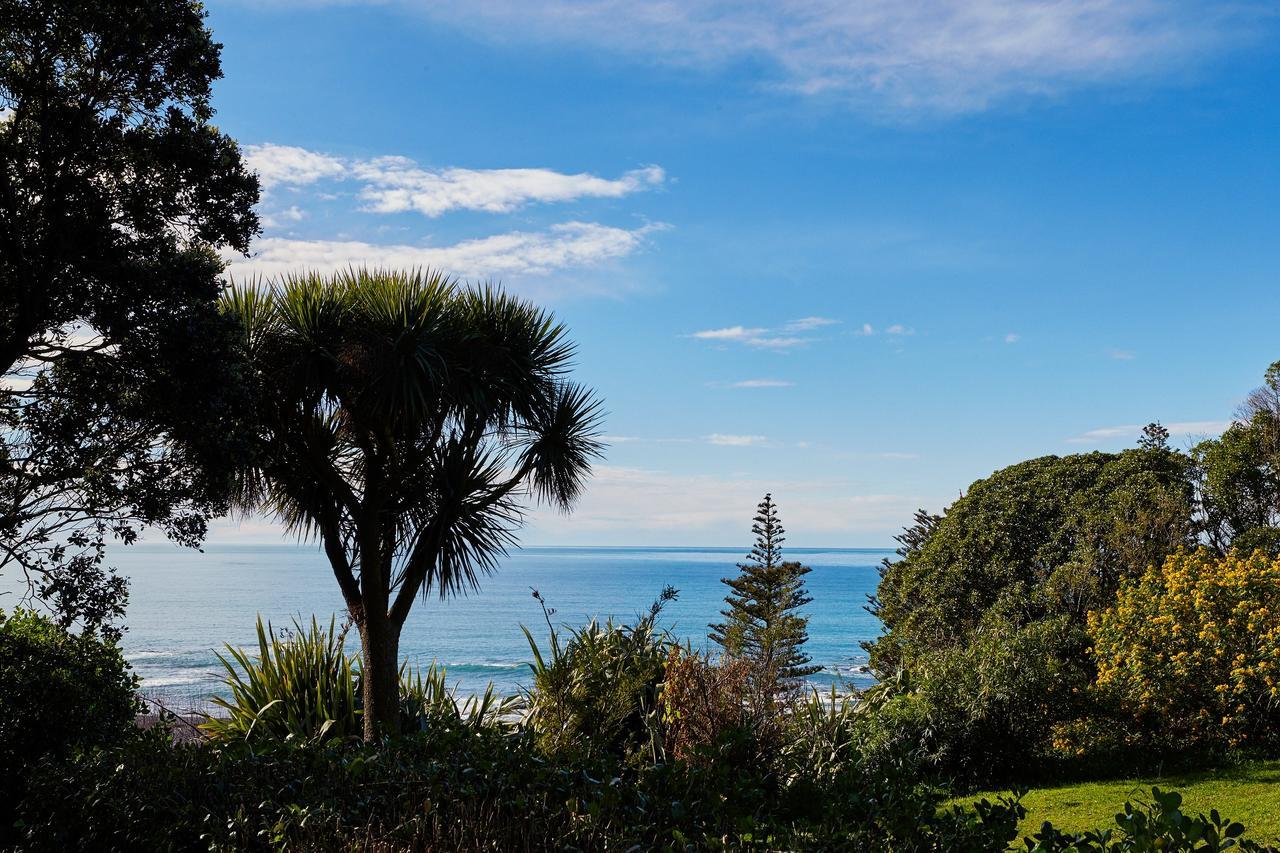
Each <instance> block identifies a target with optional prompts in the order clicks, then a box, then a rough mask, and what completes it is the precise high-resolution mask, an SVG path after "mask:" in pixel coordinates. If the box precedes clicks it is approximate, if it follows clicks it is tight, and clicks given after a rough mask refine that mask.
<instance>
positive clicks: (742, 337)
mask: <svg viewBox="0 0 1280 853" xmlns="http://www.w3.org/2000/svg"><path fill="white" fill-rule="evenodd" d="M839 322H840V321H839V320H832V319H830V318H828V317H803V318H801V319H799V320H792V321H791V322H790V323H785V324H784V325H783V326H782V327H781V328H779V329H769V328H764V327H749V326H726V327H724V328H720V329H703V330H702V331H699V332H693V333H691V334H690V335H688V336H687V337H690V338H697V339H698V340H703V341H721V342H736V343H740V344H745V345H746V346H749V347H756V348H758V349H770V350H778V351H781V350H788V349H792V348H794V347H799V346H804V345H805V344H809V343H813V342H814V341H816V340H818V338H815V337H812V336H809V335H807V334H806V333H807V332H811V331H813V330H815V329H820V328H822V327H824V326H833V325H835V324H837V323H839Z"/></svg>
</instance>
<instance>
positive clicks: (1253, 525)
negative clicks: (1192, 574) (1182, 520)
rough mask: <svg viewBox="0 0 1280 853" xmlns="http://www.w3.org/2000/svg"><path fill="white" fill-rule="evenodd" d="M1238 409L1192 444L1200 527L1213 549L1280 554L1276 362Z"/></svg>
mask: <svg viewBox="0 0 1280 853" xmlns="http://www.w3.org/2000/svg"><path fill="white" fill-rule="evenodd" d="M1239 414H1240V417H1239V418H1238V419H1237V420H1236V422H1235V423H1233V424H1232V425H1231V426H1230V427H1229V428H1228V429H1227V430H1226V432H1224V433H1223V434H1222V435H1221V436H1219V437H1218V438H1216V439H1211V440H1209V441H1203V442H1201V443H1200V444H1198V445H1196V447H1195V448H1194V449H1193V450H1192V456H1193V457H1194V459H1195V461H1196V472H1197V486H1198V487H1199V493H1200V502H1201V506H1202V507H1203V514H1204V527H1205V532H1206V535H1207V538H1208V540H1209V542H1210V543H1212V544H1213V545H1214V547H1215V548H1216V549H1217V550H1219V551H1226V550H1227V549H1228V548H1233V547H1234V548H1237V549H1239V550H1241V551H1245V552H1249V551H1253V550H1254V549H1262V550H1264V551H1266V552H1267V553H1269V554H1272V555H1276V554H1280V362H1277V363H1276V364H1273V365H1272V366H1271V368H1270V369H1269V370H1268V371H1267V374H1266V384H1264V385H1263V386H1262V387H1261V388H1258V389H1256V390H1255V391H1254V392H1253V393H1252V394H1250V395H1249V398H1248V400H1247V401H1246V404H1245V406H1244V407H1243V408H1242V409H1241V411H1240V413H1239Z"/></svg>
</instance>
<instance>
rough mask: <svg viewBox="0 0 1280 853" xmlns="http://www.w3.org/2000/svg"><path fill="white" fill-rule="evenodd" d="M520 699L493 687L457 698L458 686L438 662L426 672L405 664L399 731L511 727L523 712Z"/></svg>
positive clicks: (402, 673)
mask: <svg viewBox="0 0 1280 853" xmlns="http://www.w3.org/2000/svg"><path fill="white" fill-rule="evenodd" d="M521 707H522V705H521V702H520V699H519V697H517V696H501V695H499V694H498V693H496V692H495V691H494V689H493V684H492V683H490V684H488V685H486V686H485V689H484V692H483V693H478V694H473V695H468V696H464V697H459V696H458V689H457V686H456V685H454V686H450V685H449V673H448V671H447V670H446V669H445V668H444V667H443V666H440V665H439V664H437V663H434V662H433V663H431V664H430V665H429V666H428V667H427V669H426V671H421V670H411V669H409V665H408V662H407V661H406V662H405V663H404V664H402V665H401V667H400V730H401V731H403V732H414V731H426V730H428V729H430V728H432V727H433V726H440V725H446V726H469V727H471V728H473V729H478V728H484V727H494V728H503V727H507V726H509V723H510V720H511V719H512V718H513V717H514V716H515V715H516V714H517V713H519V711H520V710H521Z"/></svg>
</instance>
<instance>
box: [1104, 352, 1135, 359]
mask: <svg viewBox="0 0 1280 853" xmlns="http://www.w3.org/2000/svg"><path fill="white" fill-rule="evenodd" d="M1107 355H1108V356H1109V357H1111V358H1114V359H1115V360H1117V361H1133V360H1134V359H1135V358H1137V356H1136V355H1135V354H1134V353H1133V352H1132V351H1131V350H1127V349H1113V350H1111V351H1110V352H1108V353H1107Z"/></svg>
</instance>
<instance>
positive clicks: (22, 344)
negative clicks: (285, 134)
mask: <svg viewBox="0 0 1280 853" xmlns="http://www.w3.org/2000/svg"><path fill="white" fill-rule="evenodd" d="M219 52H220V46H219V45H218V44H216V43H215V42H214V41H213V40H212V38H211V35H210V33H209V31H208V29H207V28H206V27H205V22H204V10H203V8H202V6H201V4H200V3H198V2H195V0H172V2H171V0H102V2H94V3H83V2H76V1H75V0H21V2H6V3H4V4H0V115H3V116H4V119H3V120H0V374H3V376H4V379H5V383H4V387H5V390H4V391H3V392H0V434H2V436H3V438H2V439H0V461H2V462H3V464H2V465H0V569H12V568H20V569H21V570H22V572H23V574H24V575H25V577H26V579H27V582H28V585H29V590H28V592H29V593H30V594H31V595H33V596H34V597H35V598H36V599H37V600H39V601H41V602H42V603H43V604H46V605H48V606H49V608H50V609H52V610H53V611H54V612H55V613H56V614H57V616H58V618H59V621H60V622H61V623H62V624H63V625H64V626H70V625H71V624H72V623H76V624H79V625H82V626H85V627H88V628H91V629H95V628H105V629H107V630H113V629H112V627H111V626H112V623H113V621H114V620H116V619H118V618H119V617H120V616H121V615H122V609H123V600H124V594H125V583H124V582H123V580H121V579H120V578H119V577H118V576H116V575H115V574H114V573H113V572H112V571H111V570H110V568H109V567H107V566H106V565H105V550H106V545H107V543H108V542H109V541H111V540H113V539H114V540H119V541H122V542H126V543H128V542H131V541H133V540H134V538H136V536H137V534H138V531H139V529H140V528H141V527H142V526H144V525H155V526H158V527H161V528H163V529H164V530H165V531H166V532H167V533H168V534H169V535H170V536H171V537H172V538H173V539H174V540H175V541H178V542H180V543H182V544H186V545H191V544H194V543H196V542H198V541H199V540H200V538H201V537H202V536H203V534H204V532H205V525H206V522H207V519H208V518H209V517H210V516H212V515H216V514H218V513H220V512H222V511H223V510H224V509H225V495H224V494H222V493H221V489H220V486H221V479H220V477H219V476H218V472H219V471H222V470H224V469H225V458H226V457H227V456H228V455H230V454H233V453H234V452H235V451H236V450H237V449H238V447H239V445H238V435H239V433H238V431H237V430H236V429H234V428H233V427H234V425H235V424H236V423H237V422H238V418H239V417H240V414H241V412H242V410H241V409H240V408H239V404H240V402H242V401H240V400H239V398H238V396H237V394H236V393H235V378H236V366H235V359H234V350H233V347H232V346H231V343H232V338H231V337H230V336H229V334H228V326H227V324H226V322H225V321H224V320H223V319H222V318H221V317H219V315H218V312H217V297H218V291H219V288H220V283H219V279H218V276H219V274H220V272H221V271H222V268H223V262H222V260H221V259H220V258H219V255H218V252H219V250H222V249H230V250H235V251H241V252H243V251H245V250H247V248H248V244H249V239H250V237H251V236H252V235H253V234H254V233H255V232H256V230H257V224H258V223H257V217H256V215H255V214H254V213H253V205H254V204H255V203H256V201H257V199H258V185H257V180H256V179H255V178H254V176H253V175H251V174H250V173H249V172H248V171H247V170H246V169H245V167H244V165H243V163H242V162H241V158H240V153H239V150H238V149H237V147H236V144H235V142H234V141H232V140H231V139H230V138H228V137H227V136H225V135H224V134H222V133H221V132H219V131H218V130H217V128H216V127H214V125H213V124H212V123H211V120H212V116H213V110H212V107H211V104H210V87H211V84H212V82H213V81H214V80H216V79H217V78H218V77H219V76H221V69H220V60H219Z"/></svg>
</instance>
